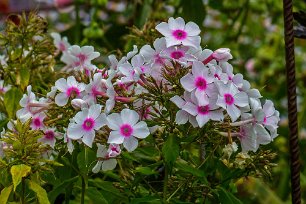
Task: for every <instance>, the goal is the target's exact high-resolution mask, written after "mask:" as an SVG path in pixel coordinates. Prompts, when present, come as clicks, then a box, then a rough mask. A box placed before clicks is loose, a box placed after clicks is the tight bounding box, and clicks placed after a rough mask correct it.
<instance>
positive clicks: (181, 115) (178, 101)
mask: <svg viewBox="0 0 306 204" xmlns="http://www.w3.org/2000/svg"><path fill="white" fill-rule="evenodd" d="M170 101H171V102H173V103H174V104H175V105H176V106H177V107H178V108H180V110H179V111H178V112H177V113H176V115H175V122H176V123H177V124H178V125H182V124H186V123H187V121H189V122H190V123H191V125H192V126H193V127H198V123H197V120H196V117H195V116H194V115H191V114H190V113H188V112H187V111H185V110H183V107H184V105H186V103H187V102H190V101H191V93H189V92H187V91H185V92H184V96H183V98H181V97H179V96H177V95H176V96H173V97H172V98H170Z"/></svg>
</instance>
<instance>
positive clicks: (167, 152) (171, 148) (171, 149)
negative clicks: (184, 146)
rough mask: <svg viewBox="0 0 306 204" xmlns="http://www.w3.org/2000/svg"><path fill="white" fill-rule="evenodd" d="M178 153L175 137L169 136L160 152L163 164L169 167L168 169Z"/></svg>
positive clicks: (177, 143) (178, 148)
mask: <svg viewBox="0 0 306 204" xmlns="http://www.w3.org/2000/svg"><path fill="white" fill-rule="evenodd" d="M179 151H180V147H179V142H178V139H177V137H176V136H175V135H173V134H169V135H168V137H167V140H166V142H165V143H164V145H163V149H162V152H163V155H164V158H165V162H166V164H167V165H169V166H170V168H171V167H172V166H173V163H174V162H175V160H176V158H177V157H178V155H179Z"/></svg>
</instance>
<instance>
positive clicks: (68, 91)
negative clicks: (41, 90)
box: [55, 76, 85, 106]
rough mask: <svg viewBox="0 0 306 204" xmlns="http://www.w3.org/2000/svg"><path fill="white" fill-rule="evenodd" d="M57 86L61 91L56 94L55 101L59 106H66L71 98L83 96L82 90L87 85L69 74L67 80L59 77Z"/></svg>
mask: <svg viewBox="0 0 306 204" xmlns="http://www.w3.org/2000/svg"><path fill="white" fill-rule="evenodd" d="M55 87H56V88H57V89H58V90H59V91H60V92H61V93H58V94H57V95H56V96H55V103H56V105H58V106H65V105H66V104H67V102H68V99H69V98H75V97H81V92H82V91H84V89H85V85H84V84H83V83H78V82H77V81H76V79H75V78H74V76H69V77H68V78H67V80H66V79H64V78H60V79H58V80H57V81H56V82H55Z"/></svg>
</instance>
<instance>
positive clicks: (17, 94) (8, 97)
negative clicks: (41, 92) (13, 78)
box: [4, 87, 22, 119]
mask: <svg viewBox="0 0 306 204" xmlns="http://www.w3.org/2000/svg"><path fill="white" fill-rule="evenodd" d="M21 97H22V93H21V91H20V90H19V89H18V88H16V87H13V88H11V89H10V90H9V91H8V92H6V93H5V94H4V105H5V108H6V112H7V114H8V117H9V118H10V119H12V118H15V113H16V111H17V109H18V108H19V101H20V99H21Z"/></svg>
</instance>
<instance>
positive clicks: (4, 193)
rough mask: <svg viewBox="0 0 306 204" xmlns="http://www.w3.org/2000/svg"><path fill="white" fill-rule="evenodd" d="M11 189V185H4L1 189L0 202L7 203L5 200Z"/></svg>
mask: <svg viewBox="0 0 306 204" xmlns="http://www.w3.org/2000/svg"><path fill="white" fill-rule="evenodd" d="M12 189H13V185H10V186H9V187H5V188H4V189H2V191H1V194H0V203H7V200H8V198H9V197H10V194H11V192H12Z"/></svg>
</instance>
